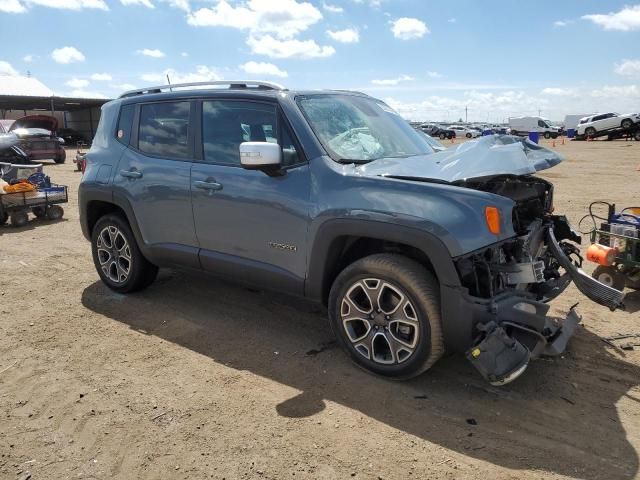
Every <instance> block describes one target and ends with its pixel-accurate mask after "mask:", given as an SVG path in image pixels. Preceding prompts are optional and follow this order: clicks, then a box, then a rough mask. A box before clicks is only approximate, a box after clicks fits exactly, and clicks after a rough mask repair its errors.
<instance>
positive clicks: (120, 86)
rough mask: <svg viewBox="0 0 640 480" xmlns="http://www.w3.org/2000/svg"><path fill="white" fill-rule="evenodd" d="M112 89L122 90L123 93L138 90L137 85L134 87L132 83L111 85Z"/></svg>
mask: <svg viewBox="0 0 640 480" xmlns="http://www.w3.org/2000/svg"><path fill="white" fill-rule="evenodd" d="M109 86H110V87H111V88H115V89H117V90H121V91H123V92H126V91H127V90H133V89H135V88H136V86H135V85H133V84H132V83H119V84H116V85H109Z"/></svg>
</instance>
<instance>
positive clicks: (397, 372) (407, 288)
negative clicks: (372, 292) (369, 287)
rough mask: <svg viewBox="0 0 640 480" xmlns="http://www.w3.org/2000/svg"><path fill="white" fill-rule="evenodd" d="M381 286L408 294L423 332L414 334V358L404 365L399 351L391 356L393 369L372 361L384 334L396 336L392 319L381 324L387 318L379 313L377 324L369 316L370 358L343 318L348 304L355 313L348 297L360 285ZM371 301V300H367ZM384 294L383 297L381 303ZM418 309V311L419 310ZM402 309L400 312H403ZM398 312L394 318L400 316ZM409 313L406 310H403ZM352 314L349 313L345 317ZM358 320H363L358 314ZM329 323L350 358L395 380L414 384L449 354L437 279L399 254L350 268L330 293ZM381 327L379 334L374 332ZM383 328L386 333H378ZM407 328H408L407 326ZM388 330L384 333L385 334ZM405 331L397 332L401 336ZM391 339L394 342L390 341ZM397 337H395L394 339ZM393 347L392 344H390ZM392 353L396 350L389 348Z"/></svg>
mask: <svg viewBox="0 0 640 480" xmlns="http://www.w3.org/2000/svg"><path fill="white" fill-rule="evenodd" d="M365 280H367V281H368V282H372V281H373V282H375V281H376V280H378V281H381V282H384V283H383V285H382V286H381V287H380V291H381V292H382V291H383V290H382V289H383V288H384V286H385V285H387V282H388V284H389V285H391V286H393V288H394V289H397V291H400V292H401V294H402V295H403V297H401V298H402V300H400V301H399V304H401V303H404V302H405V301H409V302H410V305H409V306H410V307H411V311H413V312H414V314H413V315H414V317H415V318H416V320H415V323H416V324H417V326H418V330H414V335H416V336H417V338H416V339H414V340H413V342H414V346H413V347H412V348H413V351H412V353H411V354H410V355H409V356H408V357H405V359H403V360H399V358H400V353H398V350H396V352H395V353H391V354H390V356H391V359H392V362H391V363H390V364H386V365H385V364H382V363H380V362H379V361H375V360H372V359H371V357H373V356H374V353H375V352H372V350H373V349H374V348H375V345H374V344H375V339H376V338H377V336H378V335H379V334H383V335H390V334H391V330H392V329H393V328H392V327H391V324H392V323H393V319H391V322H392V323H389V317H387V319H386V320H383V319H380V317H381V316H383V317H384V315H383V314H382V313H380V312H379V311H378V313H376V314H375V316H376V317H377V318H376V319H375V320H374V319H371V317H367V318H369V319H371V320H366V323H367V324H368V325H369V329H368V330H367V333H366V335H365V336H366V337H367V338H373V340H369V342H370V343H369V346H370V349H368V348H366V347H365V348H364V349H365V350H366V351H367V353H366V355H365V353H364V352H363V350H358V349H357V348H362V344H363V343H364V341H366V340H364V341H363V342H360V346H359V347H358V345H355V346H354V343H357V342H358V340H354V341H352V340H351V339H350V337H349V334H348V333H347V331H346V328H347V327H346V326H345V325H347V323H346V322H347V321H349V320H348V319H345V320H346V321H345V322H344V324H343V320H342V316H343V309H344V306H345V305H346V306H347V307H348V308H349V312H350V311H351V308H350V306H349V305H348V304H347V303H346V302H345V299H346V297H345V296H346V295H347V294H348V293H349V292H350V291H354V290H353V289H354V288H355V286H356V285H357V284H358V282H364V281H365ZM366 296H367V297H369V295H368V294H367V295H366ZM380 297H381V295H378V298H380ZM414 306H415V307H414ZM397 308H399V307H397ZM397 308H396V313H394V314H391V315H390V316H395V315H396V314H397V311H398V310H397ZM403 309H404V310H405V311H406V306H405V307H403ZM371 312H372V313H371V315H374V313H373V312H374V306H373V304H371ZM344 315H349V313H348V312H347V313H344ZM358 315H361V314H360V313H358ZM329 320H330V324H331V328H332V330H333V332H334V334H335V335H336V337H337V339H338V341H339V343H340V345H341V346H342V348H343V349H344V350H345V351H346V352H347V353H348V354H349V356H350V357H351V359H352V360H353V362H354V363H355V364H356V365H358V366H360V367H362V368H364V369H365V370H367V371H369V372H372V373H375V374H378V375H382V376H385V377H390V378H395V379H408V378H412V377H415V376H417V375H419V374H421V373H422V372H424V371H426V370H428V369H429V368H430V367H431V366H432V365H433V364H434V363H435V362H436V361H437V360H438V359H439V358H440V357H441V356H442V354H443V353H444V341H443V335H442V321H441V317H440V288H439V284H438V281H437V279H436V278H435V277H434V276H433V274H432V273H431V272H429V271H428V270H427V269H426V268H425V267H423V266H422V265H420V264H419V263H417V262H415V261H413V260H411V259H409V258H407V257H404V256H402V255H398V254H376V255H371V256H368V257H365V258H362V259H360V260H358V261H356V262H354V263H352V264H351V265H349V266H348V267H347V268H345V269H344V270H343V271H342V272H341V273H340V274H339V275H338V277H337V278H336V280H335V281H334V283H333V285H332V287H331V292H330V294H329ZM378 320H379V321H380V322H381V323H384V322H387V323H386V324H387V325H389V326H388V327H387V326H385V327H382V326H379V327H378V325H375V326H372V325H374V324H376V322H378ZM374 328H375V331H374ZM378 328H379V329H380V330H378ZM405 328H406V327H405ZM383 330H384V331H383ZM398 333H399V332H398V331H397V330H396V334H398ZM387 338H388V337H387ZM394 338H395V337H394ZM387 344H388V345H389V347H390V345H391V344H390V343H389V342H388V341H387ZM389 350H391V347H390V348H389Z"/></svg>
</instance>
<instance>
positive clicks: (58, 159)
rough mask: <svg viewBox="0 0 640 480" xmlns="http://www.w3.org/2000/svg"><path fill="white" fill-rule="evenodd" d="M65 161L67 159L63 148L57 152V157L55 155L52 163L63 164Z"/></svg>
mask: <svg viewBox="0 0 640 480" xmlns="http://www.w3.org/2000/svg"><path fill="white" fill-rule="evenodd" d="M66 159H67V152H66V151H65V149H64V148H61V149H60V151H59V152H58V155H56V158H54V159H53V161H54V162H56V163H64V162H65V160H66Z"/></svg>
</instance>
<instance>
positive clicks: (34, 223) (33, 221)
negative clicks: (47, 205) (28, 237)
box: [0, 216, 68, 236]
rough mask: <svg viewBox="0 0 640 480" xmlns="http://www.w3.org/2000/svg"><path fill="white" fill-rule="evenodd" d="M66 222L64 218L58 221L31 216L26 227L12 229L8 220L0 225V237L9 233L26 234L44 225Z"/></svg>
mask: <svg viewBox="0 0 640 480" xmlns="http://www.w3.org/2000/svg"><path fill="white" fill-rule="evenodd" d="M66 221H68V219H66V218H60V219H58V220H47V219H46V218H35V217H33V216H30V217H29V221H28V222H27V224H26V225H23V226H22V227H14V226H13V225H11V223H10V220H9V221H7V223H6V224H4V225H0V236H2V235H8V234H10V233H20V232H27V231H29V230H33V229H36V228H38V227H42V226H44V225H52V224H54V223H62V222H66Z"/></svg>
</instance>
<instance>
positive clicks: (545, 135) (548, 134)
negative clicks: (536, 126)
mask: <svg viewBox="0 0 640 480" xmlns="http://www.w3.org/2000/svg"><path fill="white" fill-rule="evenodd" d="M544 138H546V139H547V140H549V139H550V138H551V134H550V133H549V132H544Z"/></svg>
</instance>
